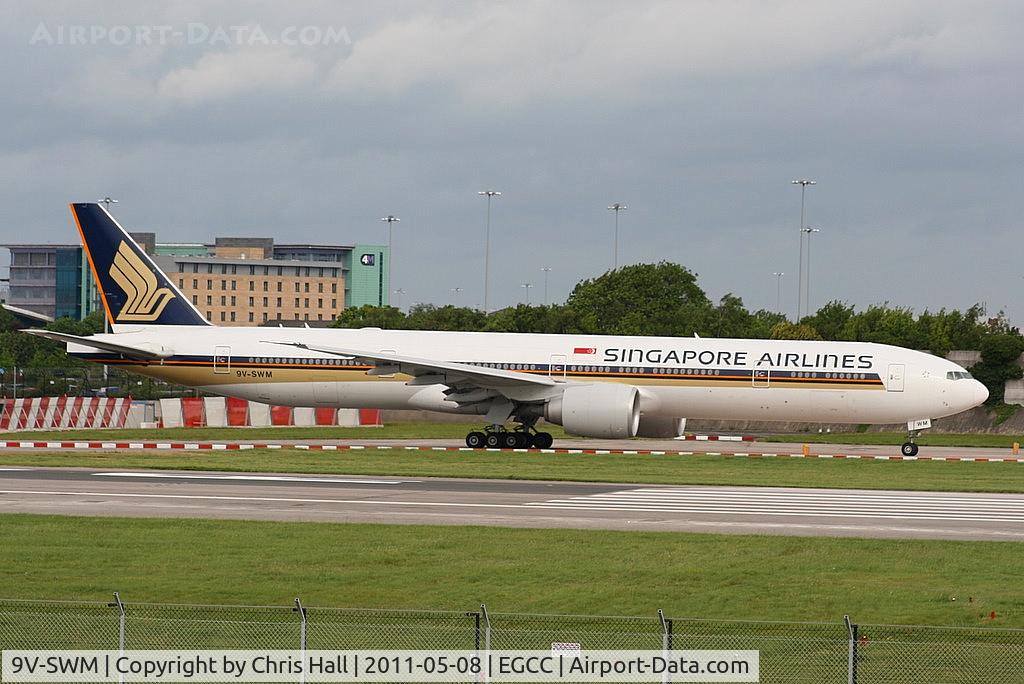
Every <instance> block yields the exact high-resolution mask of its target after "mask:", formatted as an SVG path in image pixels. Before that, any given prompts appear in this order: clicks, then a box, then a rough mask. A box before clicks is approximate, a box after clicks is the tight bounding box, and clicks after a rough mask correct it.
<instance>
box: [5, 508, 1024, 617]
mask: <svg viewBox="0 0 1024 684" xmlns="http://www.w3.org/2000/svg"><path fill="white" fill-rule="evenodd" d="M0 549H2V551H0V559H2V562H0V587H3V592H2V593H3V595H5V596H6V597H16V598H40V599H79V600H105V599H108V598H109V597H110V593H111V592H112V591H115V590H117V591H120V592H121V595H122V597H123V598H124V599H125V600H126V601H129V602H132V601H134V602H139V601H154V602H181V603H226V604H275V605H289V604H290V603H291V601H292V599H293V598H294V597H296V596H299V597H301V598H302V599H303V601H304V602H305V603H306V604H307V605H319V606H338V607H371V608H433V609H451V610H466V609H473V608H475V607H476V606H478V605H479V604H480V603H481V602H485V603H487V605H488V607H490V608H491V610H493V611H516V612H545V613H582V614H622V615H654V613H655V611H656V610H657V609H658V608H662V609H664V610H665V612H666V614H668V615H674V616H699V617H714V618H737V619H773V620H801V621H818V620H822V621H830V622H834V621H838V620H840V619H841V618H842V616H843V615H844V614H850V615H852V616H854V617H855V618H856V619H857V620H860V621H861V622H874V623H893V622H896V623H919V624H944V625H984V624H991V623H989V622H986V621H985V620H984V616H985V615H987V614H988V613H989V612H990V611H996V613H997V614H998V615H1000V616H1002V617H1000V618H999V620H998V622H997V625H998V626H1013V627H1024V585H1022V584H1021V582H1020V581H1019V578H1020V558H1021V546H1020V545H1019V544H1008V543H987V542H945V541H884V540H862V539H830V538H798V537H757V536H721V535H705V534H700V535H696V534H681V533H658V532H609V531H590V530H588V531H582V530H525V529H504V528H486V527H432V526H382V525H340V524H319V523H279V522H237V521H210V520H160V519H144V518H143V519H124V518H75V517H56V516H36V515H3V516H0ZM954 599H955V600H954Z"/></svg>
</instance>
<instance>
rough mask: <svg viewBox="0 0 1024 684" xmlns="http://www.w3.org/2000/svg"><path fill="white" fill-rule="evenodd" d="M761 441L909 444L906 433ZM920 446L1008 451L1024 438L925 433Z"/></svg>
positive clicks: (809, 435) (772, 437) (765, 439)
mask: <svg viewBox="0 0 1024 684" xmlns="http://www.w3.org/2000/svg"><path fill="white" fill-rule="evenodd" d="M757 439H758V441H762V442H796V443H798V444H867V445H878V446H899V445H900V444H903V442H905V441H907V434H906V433H905V432H832V433H824V432H821V433H819V432H808V433H803V432H797V433H794V434H788V435H766V436H764V437H758V438H757ZM916 441H917V443H918V444H920V445H921V446H923V447H925V446H950V447H987V448H997V449H1003V448H1005V449H1009V448H1011V447H1012V446H1013V444H1014V442H1017V443H1024V435H987V434H942V433H927V432H926V433H924V434H922V435H921V436H920V437H918V438H917V440H916Z"/></svg>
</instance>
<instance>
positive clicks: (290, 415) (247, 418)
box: [159, 397, 383, 427]
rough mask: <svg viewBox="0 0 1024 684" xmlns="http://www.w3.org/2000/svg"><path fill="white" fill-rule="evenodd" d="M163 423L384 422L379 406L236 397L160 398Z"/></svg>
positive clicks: (309, 424) (306, 424)
mask: <svg viewBox="0 0 1024 684" xmlns="http://www.w3.org/2000/svg"><path fill="white" fill-rule="evenodd" d="M159 417H160V424H161V426H162V427H225V426H230V427H271V426H297V427H312V426H315V425H320V426H324V425H341V426H347V427H360V426H373V425H383V421H382V420H381V412H380V411H379V410H378V409H333V408H325V407H319V408H308V407H301V406H298V407H291V406H271V405H269V404H262V403H259V402H256V401H246V400H245V399H235V398H233V397H228V398H224V397H203V398H196V397H185V398H183V399H161V400H160V416H159Z"/></svg>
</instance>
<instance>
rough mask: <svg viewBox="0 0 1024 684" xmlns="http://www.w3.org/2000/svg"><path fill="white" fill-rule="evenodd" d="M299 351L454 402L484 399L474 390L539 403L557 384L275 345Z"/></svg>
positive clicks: (377, 355)
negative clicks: (444, 394)
mask: <svg viewBox="0 0 1024 684" xmlns="http://www.w3.org/2000/svg"><path fill="white" fill-rule="evenodd" d="M267 343H269V344H281V345H286V346H289V347H298V348H299V349H308V350H309V351H315V352H320V353H322V354H332V355H334V356H340V357H342V358H346V359H356V360H358V361H361V362H363V363H368V364H371V365H373V366H374V368H373V369H371V370H370V371H369V372H370V374H372V375H389V374H391V373H404V374H406V375H411V376H413V379H412V380H410V381H409V383H408V384H409V385H447V386H448V387H449V388H451V390H452V392H451V393H450V394H449V399H451V400H452V401H455V402H456V403H474V401H475V400H479V399H483V398H485V396H484V395H481V394H480V393H478V392H474V390H492V391H493V392H495V393H498V394H502V395H505V396H506V397H509V398H510V399H519V400H525V401H531V400H535V401H537V400H540V399H543V398H546V397H548V396H550V389H553V388H555V387H556V386H557V385H559V383H558V382H556V381H555V380H554V379H552V378H551V377H549V376H547V375H531V374H530V373H524V372H521V371H511V370H504V369H500V368H485V367H483V366H474V365H471V364H467V363H452V362H449V361H437V360H433V359H420V358H415V357H411V356H398V355H393V354H383V353H381V352H367V351H360V350H357V349H340V348H337V347H323V346H319V345H315V344H305V343H302V342H274V341H270V340H267Z"/></svg>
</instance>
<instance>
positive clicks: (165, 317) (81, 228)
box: [71, 202, 210, 325]
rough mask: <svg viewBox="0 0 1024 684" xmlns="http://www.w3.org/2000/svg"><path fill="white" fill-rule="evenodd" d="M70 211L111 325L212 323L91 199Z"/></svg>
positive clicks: (73, 206) (106, 212)
mask: <svg viewBox="0 0 1024 684" xmlns="http://www.w3.org/2000/svg"><path fill="white" fill-rule="evenodd" d="M71 213H72V215H73V216H74V217H75V224H76V225H77V226H78V233H79V235H80V236H81V238H82V246H83V247H84V248H85V254H86V257H87V258H88V259H89V266H90V267H91V268H92V274H93V277H94V278H95V279H96V284H97V285H98V286H99V290H100V297H101V298H102V300H103V308H104V309H105V310H106V312H107V319H108V320H109V321H110V322H111V323H142V324H146V325H210V323H209V321H207V320H206V319H205V318H204V317H203V316H202V315H201V314H200V313H199V311H197V310H196V308H195V307H194V306H192V302H190V301H189V300H188V299H187V298H186V297H185V295H183V294H182V293H181V292H180V291H179V290H178V288H176V287H175V286H174V284H173V283H172V282H171V281H170V279H169V278H168V277H167V276H166V275H164V273H163V271H161V270H160V268H159V267H158V266H157V265H156V264H155V263H153V260H152V259H151V258H150V257H149V255H148V254H146V252H145V251H143V249H142V248H141V247H139V245H138V244H137V243H136V242H135V240H133V239H132V237H131V236H130V235H128V233H127V231H125V229H124V228H122V227H121V226H120V225H118V223H117V221H115V220H114V217H113V216H111V215H110V212H108V211H107V210H106V209H104V208H103V207H102V206H100V205H99V204H97V203H95V202H90V203H83V204H72V205H71Z"/></svg>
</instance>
